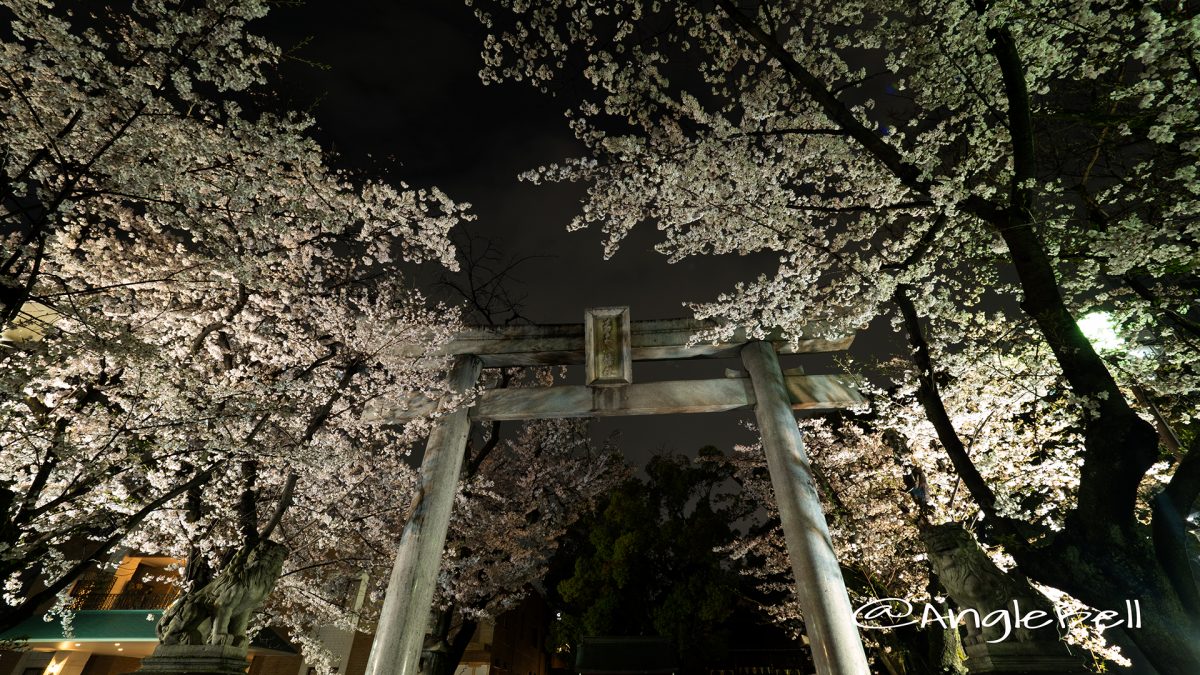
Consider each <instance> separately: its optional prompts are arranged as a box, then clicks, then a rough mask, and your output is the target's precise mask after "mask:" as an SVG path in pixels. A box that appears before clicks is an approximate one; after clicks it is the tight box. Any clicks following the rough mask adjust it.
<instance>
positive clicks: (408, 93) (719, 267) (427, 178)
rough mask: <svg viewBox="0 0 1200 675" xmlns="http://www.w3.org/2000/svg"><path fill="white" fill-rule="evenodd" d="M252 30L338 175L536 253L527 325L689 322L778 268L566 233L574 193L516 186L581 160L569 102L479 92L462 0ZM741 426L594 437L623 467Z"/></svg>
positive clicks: (650, 238)
mask: <svg viewBox="0 0 1200 675" xmlns="http://www.w3.org/2000/svg"><path fill="white" fill-rule="evenodd" d="M259 30H261V31H264V32H265V33H266V34H267V36H268V37H270V38H271V39H272V40H273V41H274V42H275V43H276V44H278V45H279V46H280V47H282V48H283V49H284V50H285V51H289V52H291V54H292V55H293V57H294V58H289V59H288V60H287V61H286V62H285V64H284V66H283V68H282V70H281V73H280V82H279V84H278V85H277V89H278V90H279V91H280V94H281V95H282V96H283V97H284V98H285V100H286V102H287V103H288V104H290V107H292V108H296V109H304V110H309V111H310V112H311V113H312V114H313V115H314V117H315V118H316V119H317V122H318V124H319V126H320V129H319V131H318V135H319V138H320V140H321V141H322V142H323V143H324V144H325V145H326V147H332V148H333V149H335V150H336V151H337V152H338V153H339V155H340V156H341V161H342V162H343V163H344V164H345V165H346V166H349V167H352V168H355V169H359V170H362V171H363V172H365V173H366V174H367V175H371V176H377V177H382V178H385V179H388V180H392V181H399V180H403V181H405V182H407V183H409V184H410V185H413V186H430V185H436V186H438V187H440V188H441V189H443V190H444V191H445V192H446V193H447V194H449V195H450V196H451V197H452V198H453V199H455V200H459V201H467V202H470V203H472V204H473V205H474V212H475V214H476V215H477V216H478V221H476V222H475V223H473V224H472V225H471V229H472V231H473V232H474V233H475V234H476V235H478V236H483V237H487V238H488V239H490V240H492V241H493V242H494V243H495V244H496V245H497V246H499V247H500V248H501V249H502V250H504V251H505V252H506V253H507V254H509V255H512V256H514V257H523V256H530V255H537V256H548V257H544V258H543V257H539V258H537V259H535V260H532V261H530V262H527V263H525V264H523V265H522V268H521V270H522V271H521V273H520V274H519V275H518V277H519V278H520V280H521V281H522V282H523V284H522V286H521V287H520V288H519V289H518V292H519V293H520V294H521V295H523V296H525V309H524V314H525V315H526V316H528V317H529V318H530V319H532V320H533V321H535V322H538V323H566V322H578V321H582V317H583V311H584V309H585V308H587V307H595V306H612V305H628V306H630V308H631V315H632V318H633V319H635V320H637V319H654V318H671V317H678V316H685V315H686V314H687V311H686V308H685V307H683V303H684V302H685V301H688V300H700V301H703V300H710V299H712V298H714V297H715V296H716V295H717V294H718V293H720V292H722V291H725V290H728V289H730V288H731V287H732V286H733V284H734V283H735V282H736V281H738V280H741V279H750V278H753V277H754V276H756V275H757V274H759V273H762V272H771V271H773V269H774V261H775V260H776V257H775V256H774V255H769V254H760V255H753V256H722V257H712V256H705V257H701V258H693V259H688V260H685V261H682V262H680V263H676V264H673V265H670V264H667V262H666V258H665V257H664V256H661V255H659V254H657V253H655V252H654V251H653V245H654V243H655V242H656V241H657V240H658V231H657V230H656V229H655V228H654V227H653V226H652V225H648V226H643V227H640V228H636V229H635V230H634V232H633V234H632V235H631V236H630V237H629V238H627V239H626V241H625V242H624V243H623V244H622V248H621V250H620V251H619V252H618V253H617V254H616V255H615V256H614V257H613V258H612V259H610V260H608V261H605V260H604V259H603V247H602V241H603V239H602V235H601V233H600V232H599V231H598V230H594V229H593V230H584V231H581V232H573V233H572V232H567V231H566V225H567V223H568V222H569V221H570V220H571V218H572V216H574V215H575V213H577V211H578V209H579V204H580V200H581V198H582V196H583V194H584V190H585V186H582V185H576V184H558V185H540V186H534V185H531V184H528V183H525V182H521V181H519V180H518V179H517V175H518V174H519V173H520V172H522V171H525V170H528V169H531V168H534V167H536V166H539V165H541V164H544V163H547V162H553V161H556V160H561V159H564V158H567V157H577V156H582V155H583V154H585V149H584V148H583V146H582V145H580V144H579V143H577V142H576V141H575V139H574V138H573V137H572V135H571V133H570V130H569V129H568V128H567V125H566V120H565V118H564V117H563V114H562V113H563V110H564V108H565V107H566V106H567V105H569V103H570V102H569V101H565V100H563V99H561V98H558V99H556V98H553V97H551V96H548V95H545V94H542V93H540V92H538V91H536V90H535V89H534V88H532V87H529V86H528V85H526V84H523V83H505V84H502V85H490V86H486V87H485V86H483V84H482V83H481V82H480V79H479V76H478V70H479V67H480V64H481V59H480V56H479V53H480V45H481V44H482V40H483V36H484V33H483V31H482V28H481V27H480V26H479V24H478V23H477V22H476V20H475V18H474V16H473V15H472V14H471V12H470V11H469V9H468V8H467V7H466V6H465V5H463V4H462V3H461V2H460V1H458V0H440V1H437V2H430V1H428V0H426V1H425V2H363V1H359V0H351V1H348V0H343V1H340V2H336V3H332V2H321V1H318V0H311V1H310V2H308V3H306V4H304V5H300V6H288V5H282V6H280V7H277V8H276V9H275V10H273V13H272V14H271V15H270V16H269V17H268V18H267V19H266V20H264V21H263V22H262V23H260V25H259ZM317 64H319V65H317ZM791 365H796V364H795V363H794V362H790V363H785V367H788V366H791ZM739 366H740V364H738V363H736V362H721V361H713V362H705V363H685V364H645V363H639V364H635V367H634V380H635V381H650V380H658V379H676V378H680V379H682V378H688V377H720V374H721V372H722V370H723V369H724V368H725V367H739ZM810 372H815V371H814V370H810ZM578 377H579V379H580V380H581V379H582V375H578ZM579 383H582V382H579ZM751 417H752V415H750V414H749V413H743V414H733V413H723V414H707V415H674V416H661V417H647V418H620V419H617V420H605V421H602V422H601V424H600V429H599V430H600V431H601V432H602V433H603V432H607V431H608V430H611V429H620V430H621V431H622V437H623V443H622V446H623V447H624V448H625V449H626V451H627V454H629V455H630V456H631V457H640V456H645V453H646V452H648V451H653V450H655V449H656V448H658V447H659V446H661V445H664V444H665V445H668V446H670V447H671V448H672V449H674V450H677V451H681V452H687V453H689V454H690V453H693V452H694V451H695V450H696V449H697V448H698V447H700V446H701V445H704V444H708V443H712V444H715V445H718V446H719V447H722V448H726V449H727V448H728V447H729V445H730V444H731V443H732V442H734V441H737V442H746V441H748V440H753V437H752V436H750V435H749V434H747V433H746V432H745V431H743V430H740V428H739V427H740V425H739V424H738V420H739V419H750V418H751Z"/></svg>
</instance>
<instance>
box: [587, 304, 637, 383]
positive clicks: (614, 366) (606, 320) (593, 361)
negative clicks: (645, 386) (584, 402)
mask: <svg viewBox="0 0 1200 675" xmlns="http://www.w3.org/2000/svg"><path fill="white" fill-rule="evenodd" d="M583 344H584V360H583V362H584V368H585V370H586V371H587V381H586V382H585V384H587V385H588V386H589V387H623V386H625V385H628V384H632V383H633V352H632V347H633V340H632V339H631V337H630V331H629V308H628V307H593V308H591V309H587V310H584V313H583Z"/></svg>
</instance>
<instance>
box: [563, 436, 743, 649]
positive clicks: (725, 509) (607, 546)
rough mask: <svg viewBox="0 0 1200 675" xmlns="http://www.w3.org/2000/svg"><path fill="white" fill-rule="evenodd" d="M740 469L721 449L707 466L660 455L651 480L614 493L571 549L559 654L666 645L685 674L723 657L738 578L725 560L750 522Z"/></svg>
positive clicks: (703, 458) (704, 460)
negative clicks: (637, 638) (647, 641)
mask: <svg viewBox="0 0 1200 675" xmlns="http://www.w3.org/2000/svg"><path fill="white" fill-rule="evenodd" d="M732 470H733V466H732V464H731V463H730V462H729V461H728V459H727V458H725V457H724V456H722V455H721V453H720V452H719V451H718V450H716V449H715V448H712V447H707V448H704V449H702V450H701V451H700V454H699V457H698V458H696V459H694V460H693V459H689V458H687V457H685V456H682V455H658V456H655V457H653V458H652V459H651V460H650V461H649V463H648V464H647V465H646V468H645V472H646V478H645V479H642V478H636V477H635V478H631V479H630V480H628V481H627V482H625V483H624V484H622V485H620V486H618V487H617V488H616V489H614V490H613V491H612V492H611V494H609V495H608V497H607V498H606V500H605V501H604V502H602V504H601V506H600V507H599V508H598V509H597V512H596V514H595V515H593V516H591V517H589V518H586V519H584V520H583V521H581V522H580V523H579V524H578V525H577V526H576V527H575V528H573V537H574V538H575V539H576V541H575V543H574V545H572V544H570V543H568V544H565V545H564V550H566V551H568V552H569V555H570V556H571V559H573V561H574V562H573V569H574V572H573V574H571V575H570V576H569V577H568V578H566V579H564V580H562V581H560V582H559V583H558V585H557V593H558V597H559V598H560V599H561V601H562V606H561V607H562V608H561V612H560V613H559V620H558V621H557V622H556V623H555V626H554V635H553V639H554V640H555V642H556V643H557V644H568V645H571V646H572V647H574V646H575V645H577V644H578V643H579V638H580V637H583V636H592V635H601V636H607V635H644V636H650V635H658V636H661V637H665V638H668V639H670V640H671V642H672V644H673V645H674V646H675V648H676V649H677V650H678V653H679V656H680V663H681V665H683V666H684V667H685V668H686V669H689V670H691V669H696V668H700V667H701V666H704V665H706V664H711V663H712V660H713V659H714V658H719V657H722V656H724V654H725V650H727V649H728V648H729V644H728V638H729V634H730V631H731V630H732V626H731V625H729V621H728V620H729V618H730V617H731V616H732V614H733V612H734V609H735V606H736V603H737V602H738V596H739V582H738V573H737V570H736V569H735V566H734V565H733V564H732V563H731V561H730V560H729V559H728V558H727V557H726V556H724V555H723V554H721V553H720V552H719V551H718V548H719V547H722V546H726V545H728V544H729V543H731V542H732V541H733V540H734V538H735V537H736V536H737V529H736V525H735V523H737V522H738V521H739V520H741V519H743V518H745V517H746V516H748V515H749V511H750V509H749V508H747V502H745V501H743V500H741V499H740V498H739V495H738V492H737V491H736V490H732V489H731V488H732V487H733V486H732V484H731V483H729V480H730V478H731V477H732V475H733V474H732Z"/></svg>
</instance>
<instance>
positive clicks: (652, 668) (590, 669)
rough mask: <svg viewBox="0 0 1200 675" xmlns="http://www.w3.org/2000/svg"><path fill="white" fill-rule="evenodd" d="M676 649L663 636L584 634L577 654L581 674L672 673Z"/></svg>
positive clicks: (659, 674) (661, 674) (576, 667)
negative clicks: (585, 635) (589, 635)
mask: <svg viewBox="0 0 1200 675" xmlns="http://www.w3.org/2000/svg"><path fill="white" fill-rule="evenodd" d="M677 670H678V661H677V659H676V658H675V649H674V648H673V647H672V646H671V643H670V641H669V640H667V639H666V638H660V637H585V638H583V639H582V640H581V641H580V643H579V648H578V651H577V653H576V655H575V672H576V673H578V674H579V675H670V674H671V673H675V672H676V671H677Z"/></svg>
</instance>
